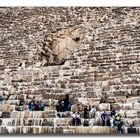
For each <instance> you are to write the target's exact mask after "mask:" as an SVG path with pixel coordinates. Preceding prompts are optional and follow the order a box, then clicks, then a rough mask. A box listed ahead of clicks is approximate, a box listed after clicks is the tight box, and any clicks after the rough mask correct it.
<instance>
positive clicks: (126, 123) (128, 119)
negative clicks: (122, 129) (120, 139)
mask: <svg viewBox="0 0 140 140" xmlns="http://www.w3.org/2000/svg"><path fill="white" fill-rule="evenodd" d="M123 121H124V125H126V126H129V125H130V124H133V122H134V120H133V119H131V118H125V119H123Z"/></svg>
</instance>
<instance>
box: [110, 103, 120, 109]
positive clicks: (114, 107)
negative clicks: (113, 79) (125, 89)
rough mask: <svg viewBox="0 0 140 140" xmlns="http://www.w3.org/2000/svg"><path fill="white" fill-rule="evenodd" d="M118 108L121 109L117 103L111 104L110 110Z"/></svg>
mask: <svg viewBox="0 0 140 140" xmlns="http://www.w3.org/2000/svg"><path fill="white" fill-rule="evenodd" d="M119 108H121V104H119V103H115V104H111V109H112V110H117V109H119Z"/></svg>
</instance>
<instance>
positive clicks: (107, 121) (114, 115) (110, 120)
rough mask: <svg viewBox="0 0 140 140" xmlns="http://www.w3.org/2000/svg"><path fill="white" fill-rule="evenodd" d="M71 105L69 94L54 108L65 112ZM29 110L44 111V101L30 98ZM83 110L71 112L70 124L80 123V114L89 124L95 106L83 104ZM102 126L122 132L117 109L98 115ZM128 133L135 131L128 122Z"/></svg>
mask: <svg viewBox="0 0 140 140" xmlns="http://www.w3.org/2000/svg"><path fill="white" fill-rule="evenodd" d="M3 100H4V99H3V97H2V96H0V103H2V102H3ZM24 103H25V101H24V96H20V98H19V105H24ZM72 105H73V103H72V101H71V100H70V98H69V95H65V98H64V99H61V100H58V104H57V105H56V110H57V111H58V112H66V111H71V106H72ZM28 109H29V111H44V109H45V102H44V101H43V100H40V101H39V100H31V101H30V102H29V103H28ZM82 110H83V112H81V111H80V110H78V112H73V114H72V125H73V126H79V125H81V117H80V114H82V115H83V118H84V123H83V126H89V124H88V122H89V121H88V119H91V118H94V117H95V113H96V111H97V109H96V107H95V106H84V107H83V109H82ZM100 119H101V124H102V126H110V127H111V128H113V127H117V133H120V134H123V133H124V121H123V119H122V117H121V115H120V113H119V111H118V110H112V111H111V112H110V114H109V115H108V114H107V113H106V111H103V112H102V113H101V116H100ZM127 132H128V133H136V128H135V127H134V126H133V125H132V124H130V125H129V126H128V127H127Z"/></svg>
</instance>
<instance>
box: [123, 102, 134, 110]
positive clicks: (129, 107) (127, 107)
mask: <svg viewBox="0 0 140 140" xmlns="http://www.w3.org/2000/svg"><path fill="white" fill-rule="evenodd" d="M121 109H123V110H130V109H132V103H125V104H122V105H121Z"/></svg>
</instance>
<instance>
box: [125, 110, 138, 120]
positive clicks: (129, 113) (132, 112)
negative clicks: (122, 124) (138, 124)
mask: <svg viewBox="0 0 140 140" xmlns="http://www.w3.org/2000/svg"><path fill="white" fill-rule="evenodd" d="M138 113H139V111H137V110H130V111H126V117H127V118H134V117H138Z"/></svg>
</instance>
